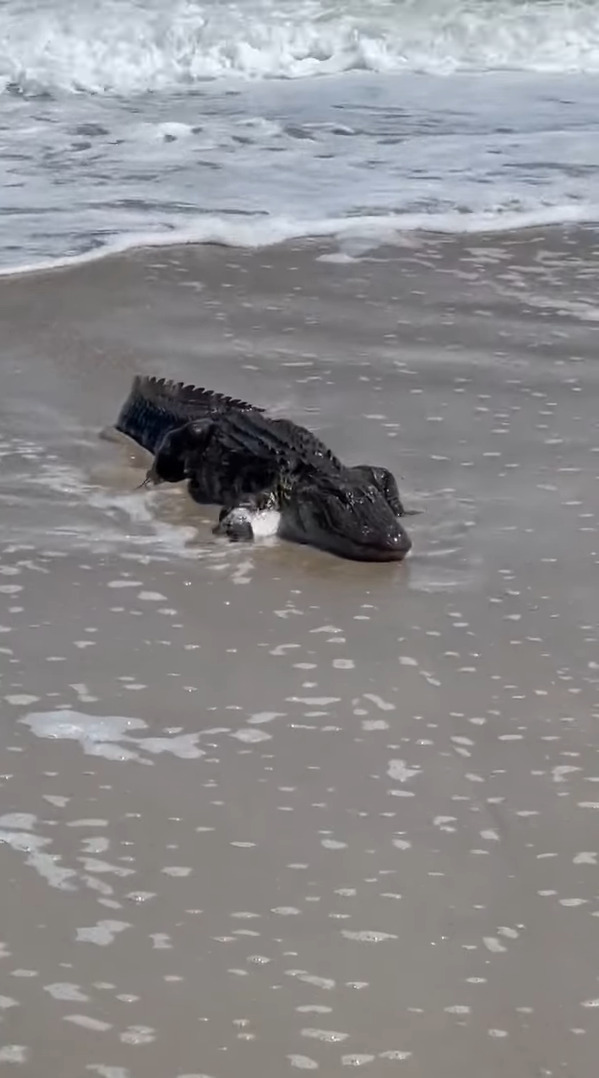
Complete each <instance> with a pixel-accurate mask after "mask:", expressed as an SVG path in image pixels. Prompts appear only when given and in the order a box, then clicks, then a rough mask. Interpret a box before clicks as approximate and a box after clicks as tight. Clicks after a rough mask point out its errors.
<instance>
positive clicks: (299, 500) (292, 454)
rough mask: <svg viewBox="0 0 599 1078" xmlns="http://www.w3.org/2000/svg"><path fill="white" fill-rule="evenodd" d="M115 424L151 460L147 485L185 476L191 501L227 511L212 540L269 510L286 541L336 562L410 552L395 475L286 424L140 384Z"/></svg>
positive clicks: (175, 389) (197, 392)
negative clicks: (348, 461)
mask: <svg viewBox="0 0 599 1078" xmlns="http://www.w3.org/2000/svg"><path fill="white" fill-rule="evenodd" d="M116 426H117V429H118V430H121V431H122V432H123V433H125V434H127V435H129V436H130V437H132V438H133V439H134V440H135V441H136V442H138V444H139V445H142V446H143V447H144V448H146V449H149V450H150V452H152V453H153V454H154V462H153V465H152V467H151V468H150V470H149V472H148V476H147V478H148V479H149V480H151V481H153V482H171V483H176V482H181V481H182V480H184V479H187V481H188V489H189V493H190V495H191V497H192V498H193V499H194V500H195V501H197V502H199V503H200V504H216V505H221V506H222V507H223V509H222V511H221V514H220V519H219V523H218V525H217V526H216V529H215V531H216V532H217V533H218V534H225V535H228V536H229V537H230V538H232V539H251V538H252V534H251V524H248V517H247V515H245V516H241V517H240V514H239V513H237V514H236V513H235V512H234V510H236V509H239V508H240V507H245V508H247V509H248V510H249V511H255V510H259V509H261V508H267V507H268V508H276V509H277V510H278V511H279V512H280V514H281V523H280V527H279V534H280V535H282V536H283V537H284V538H287V539H291V540H293V541H295V542H300V543H309V544H311V545H313V546H317V547H320V548H321V549H324V550H328V551H330V552H331V553H334V554H337V555H339V556H341V557H346V558H351V559H354V560H360V561H401V560H402V559H403V558H404V557H405V555H406V554H407V553H408V551H409V550H410V548H411V545H412V544H411V540H410V539H409V537H408V535H407V533H406V532H405V530H404V528H403V526H402V524H401V522H400V518H401V517H403V516H404V515H406V513H405V510H404V508H403V506H402V503H401V500H400V497H399V492H398V490H397V484H396V482H395V479H394V477H393V476H392V474H391V473H390V472H389V471H388V470H387V469H386V468H381V467H376V466H372V465H366V464H362V465H355V466H353V467H347V466H345V465H344V464H342V463H341V461H340V460H338V458H337V457H336V456H335V455H334V454H333V453H332V452H331V451H330V449H328V447H327V446H326V445H324V444H323V443H322V442H321V441H320V440H319V439H318V438H317V437H316V436H315V435H314V434H312V433H311V431H308V430H306V428H304V427H300V426H298V425H297V424H296V423H293V422H291V420H288V419H276V418H274V417H270V416H268V415H266V414H265V413H264V412H263V410H262V409H259V408H254V407H253V406H252V405H250V404H247V403H246V402H244V401H239V400H235V399H233V398H230V397H226V396H223V395H221V394H218V393H213V392H211V391H210V390H206V389H196V388H194V387H192V386H184V385H183V384H182V383H181V384H173V383H172V382H166V381H164V380H162V379H161V380H156V379H153V378H141V377H137V378H136V379H135V380H134V383H133V386H132V389H131V392H130V394H129V397H128V399H127V401H126V402H125V404H124V406H123V408H122V409H121V412H120V415H119V418H118V420H117V423H116ZM240 521H241V523H240Z"/></svg>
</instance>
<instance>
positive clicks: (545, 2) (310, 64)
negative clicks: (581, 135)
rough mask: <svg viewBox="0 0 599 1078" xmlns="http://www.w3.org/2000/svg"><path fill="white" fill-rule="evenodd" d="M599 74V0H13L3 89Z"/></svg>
mask: <svg viewBox="0 0 599 1078" xmlns="http://www.w3.org/2000/svg"><path fill="white" fill-rule="evenodd" d="M359 69H363V70H370V71H380V72H401V71H424V72H428V73H432V74H440V75H442V74H446V73H451V72H455V71H461V70H469V71H473V70H475V71H481V70H486V69H491V70H497V69H518V70H530V71H545V72H578V71H580V72H596V71H599V4H597V3H596V0H567V2H566V0H532V2H522V0H346V2H344V3H341V2H327V0H237V2H234V0H175V2H170V3H167V0H144V2H142V0H103V3H101V4H98V3H92V2H91V0H6V2H5V3H3V4H2V5H1V7H0V90H4V91H8V92H12V93H16V94H19V93H24V94H29V93H35V94H39V93H44V92H46V93H56V92H70V93H72V92H84V93H112V94H121V95H130V94H139V93H144V92H148V91H168V90H179V91H182V92H184V91H185V90H186V89H190V88H193V87H194V86H197V84H198V83H201V82H202V81H205V80H207V79H208V80H209V79H215V78H221V77H237V78H253V79H258V78H302V77H311V76H315V75H326V74H336V73H340V72H345V71H349V70H359Z"/></svg>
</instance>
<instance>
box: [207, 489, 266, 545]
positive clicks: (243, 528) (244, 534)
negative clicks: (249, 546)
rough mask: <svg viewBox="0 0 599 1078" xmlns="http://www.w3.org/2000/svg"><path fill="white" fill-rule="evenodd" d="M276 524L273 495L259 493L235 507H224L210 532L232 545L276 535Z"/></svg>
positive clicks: (264, 492) (263, 492)
mask: <svg viewBox="0 0 599 1078" xmlns="http://www.w3.org/2000/svg"><path fill="white" fill-rule="evenodd" d="M278 523H279V520H278V513H277V509H276V498H275V494H274V493H273V492H272V491H260V492H259V493H258V494H252V495H250V496H249V497H247V498H244V499H243V501H240V502H237V503H236V504H235V505H226V506H224V508H223V509H221V511H220V513H219V517H218V523H217V524H216V525H215V527H214V528H213V529H212V531H213V534H214V535H224V536H226V537H227V538H228V539H230V540H231V541H232V542H234V543H240V542H246V543H247V542H252V541H253V540H254V539H256V538H257V537H258V536H264V535H268V534H271V535H274V534H276V531H277V528H278Z"/></svg>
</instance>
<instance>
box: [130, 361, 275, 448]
mask: <svg viewBox="0 0 599 1078" xmlns="http://www.w3.org/2000/svg"><path fill="white" fill-rule="evenodd" d="M230 411H237V412H262V411H263V409H262V408H255V407H254V406H253V405H251V404H247V403H246V402H245V401H242V400H236V399H235V398H234V397H227V396H225V395H224V394H222V393H214V392H213V391H212V390H210V389H203V388H201V387H196V386H186V385H185V384H184V383H183V382H170V381H169V380H168V379H166V378H153V377H148V376H145V375H139V374H138V375H136V376H135V378H134V379H133V384H132V386H131V390H130V392H129V396H128V397H127V399H126V401H125V403H124V404H123V407H122V408H121V411H120V413H119V417H118V419H117V421H116V423H115V427H116V429H117V430H119V431H121V432H122V433H123V434H127V435H128V436H129V437H130V438H133V440H134V441H135V442H137V444H138V445H141V446H143V448H144V449H148V450H149V451H150V453H153V452H154V451H155V449H156V446H157V445H158V443H159V442H160V441H161V439H162V438H163V436H164V435H165V434H166V432H167V431H168V430H172V429H173V428H174V427H180V426H182V425H183V424H184V423H189V422H191V421H192V420H196V419H207V418H208V417H209V416H213V415H214V416H216V415H219V414H223V413H224V412H230Z"/></svg>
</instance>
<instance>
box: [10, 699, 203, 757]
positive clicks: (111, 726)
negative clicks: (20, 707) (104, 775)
mask: <svg viewBox="0 0 599 1078" xmlns="http://www.w3.org/2000/svg"><path fill="white" fill-rule="evenodd" d="M20 722H22V723H24V724H25V725H26V726H29V728H30V729H31V731H32V732H33V733H34V734H36V736H37V737H43V738H49V739H51V740H64V741H78V742H79V744H80V745H81V747H82V749H83V751H84V752H85V753H86V754H87V755H88V756H103V757H105V759H107V760H136V761H137V762H138V763H144V764H151V763H152V762H153V761H152V760H150V759H148V757H147V756H145V755H143V753H148V754H149V755H151V756H158V755H161V754H162V753H165V752H169V753H172V755H173V756H178V757H179V758H180V759H188V760H193V759H197V758H198V757H199V756H204V755H205V753H204V751H203V749H200V748H199V747H198V740H199V738H200V734H199V733H195V734H179V735H178V736H176V735H170V736H167V737H138V736H135V737H132V736H131V732H130V731H134V730H135V731H138V730H146V729H147V723H146V722H144V721H143V719H133V718H127V717H125V716H122V715H86V714H84V713H83V712H80V711H71V710H67V709H64V708H58V709H57V710H56V711H34V712H31V713H30V714H29V715H26V716H25V718H23V719H21V720H20ZM124 742H126V745H125V744H124ZM129 745H131V746H132V747H131V748H129V747H127V746H129ZM140 750H141V751H140Z"/></svg>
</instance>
